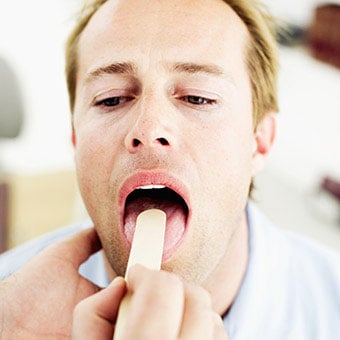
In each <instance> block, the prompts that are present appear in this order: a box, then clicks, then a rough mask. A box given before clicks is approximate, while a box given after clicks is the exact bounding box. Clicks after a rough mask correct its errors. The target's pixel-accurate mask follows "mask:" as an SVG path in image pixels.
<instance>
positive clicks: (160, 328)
mask: <svg viewBox="0 0 340 340" xmlns="http://www.w3.org/2000/svg"><path fill="white" fill-rule="evenodd" d="M128 277H129V281H128V289H129V292H130V293H131V301H130V309H129V314H128V318H127V320H126V324H125V330H124V336H123V339H124V340H132V339H134V340H138V339H150V340H152V339H157V340H158V339H160V338H161V339H166V340H167V339H169V340H175V339H181V340H189V339H190V340H191V339H195V340H200V339H202V340H209V339H211V340H225V339H227V335H226V331H225V329H224V326H223V322H222V319H221V317H220V316H219V315H218V314H217V313H216V312H215V311H214V310H213V309H212V306H211V299H210V295H209V293H208V292H207V291H206V290H204V289H203V288H201V287H198V286H194V285H188V284H185V283H184V282H183V281H182V280H181V279H180V278H179V277H178V276H176V275H175V274H172V273H168V272H166V271H156V270H150V269H147V268H145V267H143V266H140V265H135V266H133V267H132V268H131V269H130V271H129V276H128ZM124 282H125V281H124V280H123V279H122V278H116V279H115V280H113V282H112V283H111V285H110V286H109V287H108V288H106V289H103V290H102V291H100V292H99V293H97V294H95V295H93V296H91V297H89V298H87V299H85V300H84V301H82V302H81V303H80V304H79V305H78V306H77V307H76V309H75V313H74V320H73V339H74V340H78V339H82V340H94V339H98V334H100V336H101V337H100V339H103V340H104V339H105V340H106V339H107V340H108V339H112V337H113V338H114V324H115V321H116V317H117V313H118V308H119V303H120V301H121V299H122V297H123V295H124V293H125V290H126V288H125V284H124Z"/></svg>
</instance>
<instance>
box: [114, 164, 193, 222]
mask: <svg viewBox="0 0 340 340" xmlns="http://www.w3.org/2000/svg"><path fill="white" fill-rule="evenodd" d="M149 184H159V185H164V186H165V187H167V188H169V189H171V190H173V191H174V192H176V193H177V194H178V195H179V196H181V197H182V198H183V200H184V201H185V203H186V205H187V207H188V209H189V211H190V205H189V192H188V189H187V187H186V185H185V184H184V183H183V182H182V181H180V180H179V179H177V178H175V177H174V176H171V175H169V174H167V173H164V172H154V171H152V172H151V171H148V172H145V171H143V172H137V173H135V174H134V175H132V176H130V177H129V178H127V179H126V180H125V181H124V182H123V184H122V186H121V187H120V189H119V192H118V207H119V215H120V218H121V226H122V227H123V226H124V212H125V202H126V199H127V197H128V196H129V195H130V194H131V193H132V192H133V191H134V190H136V189H137V188H138V187H141V186H144V185H149Z"/></svg>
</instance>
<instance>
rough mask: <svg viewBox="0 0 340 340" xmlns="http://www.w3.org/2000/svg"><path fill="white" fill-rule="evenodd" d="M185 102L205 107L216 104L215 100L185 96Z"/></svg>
mask: <svg viewBox="0 0 340 340" xmlns="http://www.w3.org/2000/svg"><path fill="white" fill-rule="evenodd" d="M183 100H184V101H186V102H188V103H189V104H193V105H205V104H214V103H215V100H213V99H208V98H204V97H199V96H185V97H183Z"/></svg>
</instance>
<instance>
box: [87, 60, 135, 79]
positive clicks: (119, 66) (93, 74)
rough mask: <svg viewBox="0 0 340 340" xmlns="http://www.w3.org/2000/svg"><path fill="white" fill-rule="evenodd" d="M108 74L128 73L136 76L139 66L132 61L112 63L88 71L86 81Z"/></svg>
mask: <svg viewBox="0 0 340 340" xmlns="http://www.w3.org/2000/svg"><path fill="white" fill-rule="evenodd" d="M106 74H126V75H134V76H135V75H136V74H137V66H136V65H135V64H134V63H130V62H122V63H112V64H109V65H105V66H101V67H98V68H96V69H95V70H93V71H90V72H89V73H87V75H86V77H85V82H90V81H92V80H94V79H96V78H100V77H102V76H104V75H106Z"/></svg>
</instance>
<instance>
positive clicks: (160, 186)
mask: <svg viewBox="0 0 340 340" xmlns="http://www.w3.org/2000/svg"><path fill="white" fill-rule="evenodd" d="M164 188H165V186H164V185H161V184H149V185H143V186H141V187H138V188H136V189H143V190H150V189H164Z"/></svg>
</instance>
